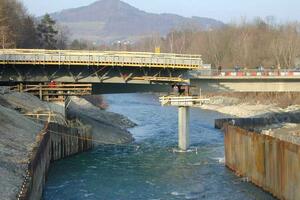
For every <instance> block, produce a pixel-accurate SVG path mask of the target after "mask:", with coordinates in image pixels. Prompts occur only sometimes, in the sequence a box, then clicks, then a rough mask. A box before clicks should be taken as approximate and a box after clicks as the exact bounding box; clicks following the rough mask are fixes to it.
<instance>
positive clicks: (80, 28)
mask: <svg viewBox="0 0 300 200" xmlns="http://www.w3.org/2000/svg"><path fill="white" fill-rule="evenodd" d="M51 16H52V17H53V18H54V19H55V20H57V21H58V22H60V23H61V24H63V25H66V26H68V27H69V29H70V31H71V33H72V38H73V39H75V38H77V39H87V40H91V41H96V42H113V41H116V40H133V41H134V40H137V39H139V38H141V37H145V36H149V35H152V34H154V33H159V34H160V35H165V34H167V33H168V32H169V31H170V30H171V29H174V28H179V27H182V26H188V27H191V26H192V27H199V28H204V29H210V28H216V27H220V26H223V25H224V24H223V23H222V22H220V21H217V20H214V19H209V18H201V17H192V18H185V17H182V16H179V15H174V14H152V13H147V12H144V11H142V10H139V9H137V8H134V7H132V6H130V5H129V4H127V3H124V2H122V1H120V0H100V1H96V2H95V3H93V4H91V5H88V6H84V7H80V8H74V9H68V10H63V11H61V12H57V13H53V14H51Z"/></svg>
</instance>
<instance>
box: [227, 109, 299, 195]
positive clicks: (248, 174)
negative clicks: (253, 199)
mask: <svg viewBox="0 0 300 200" xmlns="http://www.w3.org/2000/svg"><path fill="white" fill-rule="evenodd" d="M278 115H281V116H278V117H273V118H269V119H268V118H252V119H251V118H249V119H229V120H228V121H227V122H225V123H224V124H223V125H222V126H223V127H224V129H223V130H224V135H225V136H224V137H225V139H224V140H225V161H226V162H225V164H226V166H227V167H228V168H230V169H232V170H233V171H234V172H235V173H236V174H237V175H238V176H243V177H245V179H246V180H247V181H250V182H252V183H254V184H256V185H257V186H258V187H261V188H262V189H264V190H265V191H267V192H270V193H271V194H273V195H274V196H276V197H277V198H279V199H288V200H292V199H299V198H300V192H299V187H300V176H299V175H298V171H299V158H300V157H299V156H300V151H299V149H300V133H299V127H300V126H299V123H300V113H299V112H298V113H297V112H293V113H289V115H286V114H278ZM237 143H238V144H239V145H236V144H237Z"/></svg>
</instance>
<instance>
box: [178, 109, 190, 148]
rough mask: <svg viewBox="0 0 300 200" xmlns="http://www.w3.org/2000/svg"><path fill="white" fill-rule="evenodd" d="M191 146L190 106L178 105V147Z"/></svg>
mask: <svg viewBox="0 0 300 200" xmlns="http://www.w3.org/2000/svg"><path fill="white" fill-rule="evenodd" d="M189 146H190V107H188V106H180V107H178V148H179V149H180V150H182V151H186V150H188V148H189Z"/></svg>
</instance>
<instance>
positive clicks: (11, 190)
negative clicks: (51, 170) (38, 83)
mask: <svg viewBox="0 0 300 200" xmlns="http://www.w3.org/2000/svg"><path fill="white" fill-rule="evenodd" d="M47 112H51V113H55V111H54V110H53V105H51V104H48V103H46V102H42V101H40V100H39V99H38V98H36V97H34V96H32V95H30V94H26V93H10V92H5V91H4V90H2V88H1V93H0V127H1V128H0V177H1V179H0V194H1V199H3V200H6V199H7V200H8V199H16V195H17V194H18V192H19V191H20V187H21V185H22V183H23V180H24V177H25V174H26V173H25V171H26V169H27V167H28V161H29V158H30V154H31V152H32V150H33V147H34V146H36V143H37V142H36V141H37V140H36V139H37V135H38V134H39V133H40V132H41V131H42V129H43V128H44V123H43V121H40V120H36V119H35V117H34V114H35V113H39V114H41V113H47ZM28 113H30V114H29V115H28ZM32 114H33V115H32ZM67 114H68V116H72V117H73V118H74V117H78V118H79V119H80V121H81V122H80V123H79V124H84V125H85V122H86V123H87V124H88V126H91V127H92V130H93V134H94V139H95V140H96V141H97V143H100V144H119V143H127V142H131V141H133V138H132V136H131V134H130V133H129V132H128V131H127V130H126V129H127V128H130V127H133V126H134V125H135V124H134V123H133V122H131V121H130V120H128V119H127V118H126V117H123V116H121V115H118V114H115V113H110V112H106V111H103V110H101V109H99V108H97V107H95V106H93V105H92V104H90V103H89V102H87V101H86V100H84V99H79V98H72V101H71V103H70V105H69V108H68V112H67ZM55 116H56V115H55ZM44 120H45V119H44ZM52 120H53V119H52ZM54 121H55V123H58V124H64V125H66V124H68V122H66V121H65V120H61V116H60V117H59V118H57V119H54Z"/></svg>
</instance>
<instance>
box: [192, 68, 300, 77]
mask: <svg viewBox="0 0 300 200" xmlns="http://www.w3.org/2000/svg"><path fill="white" fill-rule="evenodd" d="M190 77H191V78H199V77H224V78H226V77H228V78H232V77H237V78H239V77H240V78H243V77H257V78H260V77H266V78H267V77H269V78H271V77H300V69H279V70H278V69H276V70H275V69H265V70H255V69H254V70H234V69H226V70H221V71H219V70H197V71H192V72H190Z"/></svg>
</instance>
